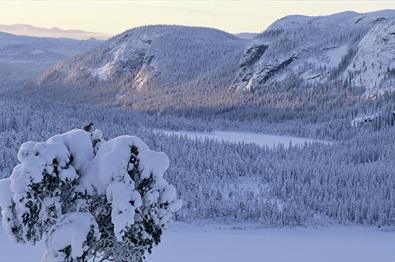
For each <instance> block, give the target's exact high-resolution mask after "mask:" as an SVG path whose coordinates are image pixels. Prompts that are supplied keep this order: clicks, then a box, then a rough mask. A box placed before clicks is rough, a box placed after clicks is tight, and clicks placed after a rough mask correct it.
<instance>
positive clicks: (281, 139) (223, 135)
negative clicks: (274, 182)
mask: <svg viewBox="0 0 395 262" xmlns="http://www.w3.org/2000/svg"><path fill="white" fill-rule="evenodd" d="M154 132H157V133H163V134H166V135H169V136H171V135H175V136H185V137H187V138H190V139H198V140H205V139H213V140H217V141H223V142H230V143H245V144H256V145H258V146H261V147H269V148H274V147H276V146H279V145H281V146H284V147H285V148H289V147H290V146H296V145H298V146H304V145H307V144H311V143H316V142H317V143H323V144H327V145H330V144H331V143H332V142H330V141H325V140H318V139H311V138H303V137H294V136H279V135H269V134H259V133H249V132H237V131H212V132H191V131H172V130H162V129H156V130H154Z"/></svg>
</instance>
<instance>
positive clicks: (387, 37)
mask: <svg viewBox="0 0 395 262" xmlns="http://www.w3.org/2000/svg"><path fill="white" fill-rule="evenodd" d="M37 82H38V83H39V85H41V86H42V87H43V86H46V87H48V86H52V87H61V88H60V89H61V90H63V87H64V86H66V87H67V86H75V87H78V88H77V90H78V92H81V90H85V91H86V92H87V94H86V96H87V97H89V95H90V94H89V92H90V93H92V91H87V90H88V89H89V88H92V87H95V86H96V87H97V86H102V87H103V86H106V87H107V88H110V89H111V90H112V92H110V93H111V97H108V98H107V100H111V101H112V102H114V101H116V102H117V103H120V104H123V105H129V106H130V105H132V106H133V107H134V108H138V109H160V108H161V109H164V108H178V107H182V106H184V107H185V105H187V107H189V108H201V107H206V108H207V107H211V108H214V107H216V106H219V105H226V106H227V107H230V106H232V105H236V104H238V105H240V104H241V105H244V104H245V101H247V100H248V101H252V100H256V101H258V103H261V104H262V103H268V101H270V103H271V104H275V105H278V103H283V104H284V102H283V101H284V95H286V96H287V99H286V100H287V102H286V103H287V105H289V104H291V105H292V103H294V102H295V101H291V100H292V99H295V95H296V96H298V95H299V96H306V94H305V93H302V92H296V91H292V90H291V91H290V90H288V91H287V90H286V88H289V87H291V86H298V87H305V86H306V87H314V86H317V85H320V86H327V87H329V86H336V88H340V87H339V83H342V85H344V86H346V87H356V88H354V89H353V90H363V91H361V93H358V94H357V95H358V97H359V96H360V95H361V94H364V95H365V97H372V96H373V97H375V95H377V94H381V93H383V92H385V91H388V90H393V89H394V87H393V86H394V83H395V11H394V10H383V11H377V12H372V13H366V14H360V13H356V12H343V13H338V14H334V15H329V16H314V17H310V16H300V15H293V16H287V17H284V18H282V19H280V20H278V21H276V22H274V23H273V24H272V25H271V26H270V27H269V28H268V29H267V30H265V31H263V32H262V33H260V34H258V35H257V36H256V37H255V38H253V39H243V38H240V37H236V36H235V35H231V34H228V33H225V32H222V31H219V30H215V29H208V28H199V27H184V26H145V27H139V28H135V29H131V30H128V31H126V32H124V33H122V34H120V35H118V36H115V37H113V38H111V39H110V40H108V41H107V42H106V43H105V44H104V45H103V46H101V47H99V48H96V49H94V50H92V51H89V52H86V53H84V54H81V55H78V56H76V57H73V58H71V59H68V60H66V61H63V62H61V63H59V64H57V65H55V66H53V67H52V68H50V69H49V70H47V71H46V72H45V73H43V74H42V75H41V76H40V77H39V79H38V81H37ZM273 85H275V86H280V87H281V88H283V89H284V88H285V87H286V88H285V90H283V91H282V94H281V96H282V97H279V95H278V90H277V91H276V89H275V88H270V87H272V86H273ZM266 87H267V88H266ZM96 90H97V91H99V90H100V89H96ZM256 90H259V91H262V92H259V94H258V93H256V92H255V91H256ZM306 90H307V89H306ZM240 92H241V93H240ZM291 92H294V93H293V94H291ZM303 92H304V91H303ZM325 92H327V91H325ZM332 92H334V93H336V90H335V89H333V90H332ZM353 92H354V91H353ZM355 92H356V91H355ZM358 92H359V91H358ZM93 93H96V92H95V91H94V92H93ZM321 94H322V93H321ZM337 94H338V96H339V95H340V94H339V93H338V92H337ZM276 96H277V97H276ZM313 96H314V99H316V97H317V96H320V94H317V93H316V94H315V95H313ZM246 97H248V98H246ZM354 97H355V96H354ZM337 98H338V97H337ZM337 98H335V99H337ZM306 101H309V103H310V104H311V103H317V101H313V100H311V99H310V100H309V99H306ZM297 103H299V105H301V104H303V103H304V102H303V101H302V102H300V101H299V102H297Z"/></svg>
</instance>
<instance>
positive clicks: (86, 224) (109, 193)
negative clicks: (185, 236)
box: [0, 129, 181, 262]
mask: <svg viewBox="0 0 395 262" xmlns="http://www.w3.org/2000/svg"><path fill="white" fill-rule="evenodd" d="M18 160H19V162H20V163H19V164H18V165H17V166H16V167H15V168H14V171H13V173H12V175H11V176H10V177H9V178H7V179H3V180H1V181H0V189H1V191H0V206H1V209H2V216H3V220H4V221H3V222H4V225H5V226H6V228H7V231H8V233H9V234H10V235H11V236H12V237H14V238H15V239H16V240H17V241H18V242H24V243H25V242H29V243H32V244H35V243H36V242H37V241H40V240H42V239H44V240H45V243H46V252H45V256H44V259H45V260H46V261H70V262H71V261H88V260H90V259H93V261H96V260H103V259H110V260H112V261H119V262H126V261H136V262H139V261H143V260H144V258H145V255H146V253H147V252H151V251H152V248H153V246H154V245H157V244H159V242H160V239H161V235H162V233H163V229H164V227H165V225H166V224H167V223H168V222H169V221H170V220H171V218H172V217H173V215H174V214H175V213H176V212H177V211H178V210H179V209H180V208H181V201H180V200H178V199H177V196H176V190H175V188H174V186H172V185H169V184H168V182H167V181H166V180H165V179H164V178H163V174H164V172H165V171H166V169H167V167H168V162H169V161H168V158H167V156H166V155H165V154H164V153H161V152H154V151H151V150H149V148H148V146H147V145H146V144H145V143H144V142H143V141H141V140H140V139H139V138H137V137H133V136H120V137H116V138H114V139H111V140H109V141H105V140H104V139H103V137H102V134H101V132H100V131H99V130H95V131H94V132H86V131H84V130H81V129H74V130H71V131H69V132H66V133H64V134H60V135H56V136H53V137H51V138H50V139H48V140H47V141H46V142H26V143H24V144H23V145H22V146H21V148H20V150H19V152H18Z"/></svg>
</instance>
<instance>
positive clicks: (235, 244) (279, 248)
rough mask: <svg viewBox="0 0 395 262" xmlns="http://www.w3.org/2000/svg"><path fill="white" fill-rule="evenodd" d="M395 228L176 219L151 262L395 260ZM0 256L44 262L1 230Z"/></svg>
mask: <svg viewBox="0 0 395 262" xmlns="http://www.w3.org/2000/svg"><path fill="white" fill-rule="evenodd" d="M394 245H395V232H383V231H379V230H377V229H375V228H366V227H356V226H353V227H340V226H331V227H319V228H290V229H243V230H236V229H232V228H230V227H229V226H228V227H224V226H222V228H221V226H219V225H217V226H207V225H205V226H198V225H188V224H182V223H176V224H173V225H171V226H170V227H169V228H168V230H167V231H165V233H164V236H163V239H162V243H161V244H160V245H159V246H157V247H155V248H154V249H153V254H152V255H150V256H148V262H170V261H171V262H188V261H189V262H192V261H194V262H196V261H199V262H207V261H211V262H213V261H226V262H232V261H234V262H236V261H238V262H239V261H284V262H285V261H287V262H291V261H304V262H309V261H315V262H319V261H322V262H323V261H326V262H327V261H331V262H332V261H339V262H340V261H342V262H344V261H383V262H384V261H395V248H394ZM0 250H1V252H0V261H7V262H10V261H40V258H41V255H42V252H43V247H42V246H41V245H39V246H37V247H31V246H24V245H17V244H15V243H13V242H12V241H11V240H9V239H8V237H7V236H6V235H5V234H4V232H3V231H2V229H1V230H0Z"/></svg>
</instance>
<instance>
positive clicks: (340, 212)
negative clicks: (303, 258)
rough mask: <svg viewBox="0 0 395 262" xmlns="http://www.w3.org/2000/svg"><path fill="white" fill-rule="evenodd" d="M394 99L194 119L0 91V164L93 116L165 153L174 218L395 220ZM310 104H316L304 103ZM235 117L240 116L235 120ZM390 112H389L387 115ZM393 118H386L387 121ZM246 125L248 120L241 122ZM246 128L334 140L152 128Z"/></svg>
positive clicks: (6, 171) (6, 170) (8, 166)
mask: <svg viewBox="0 0 395 262" xmlns="http://www.w3.org/2000/svg"><path fill="white" fill-rule="evenodd" d="M394 100H395V98H394V96H393V95H387V96H384V97H382V98H380V99H378V100H377V101H373V102H372V101H367V102H366V103H365V102H361V103H359V104H358V106H356V105H355V106H354V105H349V106H346V107H341V108H337V107H330V108H326V109H321V111H319V110H317V112H313V113H310V114H308V112H307V109H306V110H295V111H292V112H294V113H290V112H291V111H288V115H287V111H286V110H285V109H284V111H283V114H281V110H278V111H276V110H275V109H271V110H269V109H267V111H266V115H265V117H262V118H264V120H261V121H259V120H256V119H253V118H252V119H250V120H248V119H247V120H245V121H241V120H238V121H233V120H232V119H231V118H227V117H218V118H214V114H213V115H212V116H211V117H210V115H209V116H208V117H207V118H206V119H203V117H202V115H201V119H200V121H196V119H194V118H190V117H188V116H186V115H185V116H184V117H180V118H179V117H174V116H169V115H166V114H165V115H162V116H160V115H157V114H151V115H150V114H146V113H138V112H136V111H131V110H126V109H119V108H101V107H93V106H90V107H88V106H85V105H79V106H75V105H72V104H71V105H65V104H62V103H58V102H53V101H46V100H44V99H43V100H40V101H36V102H33V101H31V100H30V99H26V98H20V97H11V96H8V97H1V99H0V146H1V148H2V150H1V153H0V172H1V176H3V177H5V176H8V175H10V173H11V170H12V168H13V166H15V164H16V152H17V149H18V148H19V146H20V145H21V143H22V142H25V141H28V140H33V141H41V140H43V138H45V137H49V136H51V135H53V134H56V133H61V132H64V131H65V130H68V129H71V128H75V127H81V126H82V125H83V124H84V123H86V122H93V123H95V126H96V127H97V128H100V129H102V130H103V132H104V133H106V134H108V136H109V137H113V136H117V135H122V134H135V135H137V136H139V137H141V138H142V139H144V141H146V142H147V144H148V145H149V147H150V148H152V149H153V150H157V151H164V152H166V153H167V154H168V155H169V158H170V168H169V170H168V173H167V178H168V180H169V182H170V183H172V184H174V185H175V186H176V188H177V189H178V191H179V192H180V197H181V198H182V199H183V200H184V207H183V209H182V210H181V211H180V213H179V214H178V219H180V220H194V219H213V220H215V219H219V220H221V221H223V220H228V221H246V220H248V221H254V222H260V223H263V224H265V225H278V226H281V225H306V224H315V223H318V224H323V223H328V222H335V223H342V224H350V223H352V224H364V225H394V224H395V206H394V203H395V175H394V172H393V170H395V161H393V152H395V142H394V141H395V132H394V131H395V130H394V127H393V126H392V124H391V123H393V119H392V118H391V117H392V110H393V104H394V103H393V102H394ZM310 112H312V111H310ZM369 112H379V113H380V114H381V115H380V118H379V119H378V120H377V121H375V122H374V123H371V124H369V125H366V126H361V127H359V128H351V124H350V121H351V120H352V119H353V118H354V117H355V116H357V115H363V114H365V113H369ZM239 119H241V118H239ZM391 119H392V120H391ZM391 121H392V122H391ZM247 123H250V124H248V125H247ZM183 127H184V128H186V129H189V130H194V129H195V130H203V129H205V128H208V129H229V128H234V129H244V130H250V131H260V132H262V131H265V132H271V133H289V134H291V133H293V134H298V135H306V136H315V137H322V138H332V139H333V140H334V143H333V145H323V144H319V143H317V144H312V145H308V146H304V147H297V146H294V147H291V148H289V149H286V148H284V147H277V148H275V149H271V148H261V147H258V146H256V145H250V144H239V145H236V144H229V143H223V142H222V143H221V142H215V141H211V140H205V141H194V140H190V139H187V138H185V137H175V136H174V137H169V136H166V135H160V134H157V133H154V132H153V131H152V128H165V129H177V128H183Z"/></svg>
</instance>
